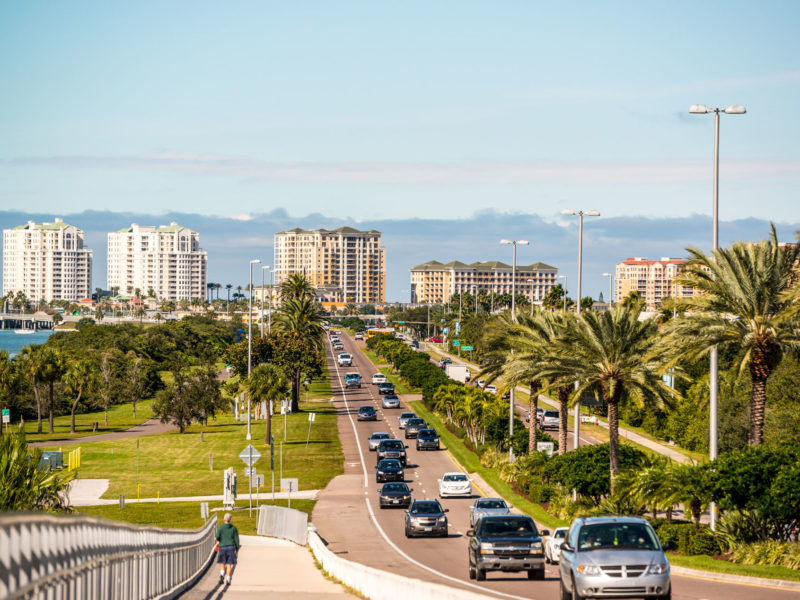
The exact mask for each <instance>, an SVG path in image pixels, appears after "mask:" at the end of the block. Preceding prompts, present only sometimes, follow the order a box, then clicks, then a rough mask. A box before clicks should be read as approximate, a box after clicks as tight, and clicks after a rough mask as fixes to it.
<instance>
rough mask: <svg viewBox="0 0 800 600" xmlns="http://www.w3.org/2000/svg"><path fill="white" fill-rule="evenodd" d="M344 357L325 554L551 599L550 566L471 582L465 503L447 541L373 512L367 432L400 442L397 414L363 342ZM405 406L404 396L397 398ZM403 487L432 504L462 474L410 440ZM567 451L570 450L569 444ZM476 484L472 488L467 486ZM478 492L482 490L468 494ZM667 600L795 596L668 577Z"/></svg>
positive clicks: (334, 368)
mask: <svg viewBox="0 0 800 600" xmlns="http://www.w3.org/2000/svg"><path fill="white" fill-rule="evenodd" d="M339 337H340V339H341V340H342V342H343V344H344V346H345V351H347V352H350V353H351V354H352V355H353V366H352V367H344V368H339V367H338V365H337V362H336V360H335V356H336V354H338V353H334V352H333V351H332V349H331V347H330V345H329V344H328V345H327V353H328V369H329V373H330V376H331V387H332V390H333V393H334V397H333V399H332V400H331V402H332V403H333V404H334V406H335V407H336V408H337V410H338V414H339V419H338V421H339V436H340V439H341V442H342V448H343V452H344V456H345V464H344V474H343V475H340V476H338V477H336V478H335V479H334V480H333V481H332V482H331V483H330V484H329V486H328V487H327V488H326V489H325V490H323V491H322V492H321V493H320V495H319V499H318V501H317V504H316V506H315V508H314V512H313V515H312V521H313V522H314V524H315V525H316V526H317V528H318V530H319V534H320V535H321V536H322V538H323V539H324V540H325V541H326V542H327V543H328V544H329V546H328V547H329V549H330V550H331V551H333V552H334V553H337V554H339V555H340V556H342V557H343V558H346V559H348V560H353V561H356V562H360V563H362V564H365V565H368V566H371V567H375V568H378V569H382V570H385V571H391V572H395V573H398V574H402V575H405V576H407V577H413V578H417V579H421V580H425V581H432V582H436V583H440V584H444V585H449V586H451V587H455V588H462V589H469V590H471V591H476V592H481V593H484V594H486V595H487V597H493V598H525V599H531V598H533V599H540V598H541V599H551V598H553V599H554V598H558V597H559V591H558V572H557V566H552V565H547V568H546V580H545V581H532V580H528V579H527V576H526V574H525V573H501V572H490V573H487V579H486V581H484V582H475V581H470V580H469V578H468V571H467V538H466V536H465V535H464V534H465V532H466V531H467V528H468V524H469V506H470V505H471V504H472V502H473V501H474V498H473V499H466V498H463V499H462V498H446V499H443V500H441V503H442V505H443V506H444V507H445V508H446V509H449V512H448V520H449V525H450V527H449V531H450V534H449V536H448V537H447V538H412V539H407V538H406V537H405V534H404V510H403V509H383V510H382V509H380V508H379V502H378V489H379V488H380V484H378V483H376V482H375V463H376V459H375V453H374V452H371V451H370V450H369V448H368V444H367V440H368V438H369V436H370V435H371V434H372V433H373V432H377V431H386V432H389V433H390V434H391V435H393V436H394V437H396V438H398V439H404V435H403V430H400V429H399V428H398V426H397V417H398V416H399V414H400V413H401V412H403V411H404V410H409V409H408V408H407V407H406V406H405V402H404V406H403V407H402V408H401V409H386V410H384V409H382V408H381V403H380V396H379V395H378V392H377V386H374V385H372V384H371V383H370V382H371V379H372V375H373V374H374V373H376V372H377V369H376V368H375V367H374V366H373V365H372V363H371V362H370V361H369V360H368V359H367V357H366V356H365V355H364V354H363V353H362V352H361V351H360V348H361V347H363V342H356V341H354V340H352V339H350V338H349V337H348V336H347V335H345V334H344V333H343V334H341V335H340V336H339ZM346 371H358V372H359V373H360V374H361V376H362V382H363V383H362V387H361V388H360V389H350V390H347V391H345V390H344V374H345V372H346ZM403 399H404V401H406V400H407V398H403ZM363 405H372V406H373V407H374V408H375V410H376V411H377V413H378V420H377V421H363V422H359V421H357V420H356V413H357V411H358V408H359V407H360V406H363ZM407 445H408V446H409V448H408V450H407V452H408V467H407V468H406V482H407V483H408V485H409V487H411V488H412V489H413V493H412V497H413V498H437V497H438V482H437V480H438V479H439V478H440V477H441V476H442V474H443V473H445V472H447V471H456V470H461V469H460V467H459V466H458V464H457V463H456V462H455V460H454V459H453V457H452V456H451V455H450V453H449V452H447V451H446V450H441V451H438V452H436V451H421V452H417V450H416V449H415V447H414V440H413V439H412V440H408V442H407ZM570 447H572V446H571V444H570ZM473 485H475V484H473ZM475 492H476V496H475V497H478V494H483V495H486V494H487V493H488V492H487V491H485V490H481V489H480V488H477V487H476V488H475ZM672 585H673V598H676V599H687V600H688V599H694V600H701V599H708V600H711V599H717V598H719V599H724V600H752V599H753V598H754V597H757V598H764V599H769V600H772V599H775V600H780V599H784V598H786V599H788V598H797V593H796V592H789V591H785V590H778V589H774V588H769V587H754V586H748V585H737V584H727V583H719V582H710V581H707V580H702V579H696V578H690V577H681V576H676V575H673V576H672Z"/></svg>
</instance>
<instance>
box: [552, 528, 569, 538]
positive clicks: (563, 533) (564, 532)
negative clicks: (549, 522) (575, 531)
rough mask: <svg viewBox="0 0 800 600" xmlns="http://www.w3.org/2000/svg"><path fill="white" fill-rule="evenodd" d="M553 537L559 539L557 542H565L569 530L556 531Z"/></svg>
mask: <svg viewBox="0 0 800 600" xmlns="http://www.w3.org/2000/svg"><path fill="white" fill-rule="evenodd" d="M553 537H554V538H555V539H557V540H563V539H564V538H566V537H567V530H566V529H562V530H560V531H555V532H554V533H553Z"/></svg>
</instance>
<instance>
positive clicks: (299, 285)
mask: <svg viewBox="0 0 800 600" xmlns="http://www.w3.org/2000/svg"><path fill="white" fill-rule="evenodd" d="M279 290H280V295H281V302H285V301H287V300H291V299H295V300H299V299H301V298H309V299H311V298H313V297H314V286H313V285H311V281H310V280H309V279H308V278H307V277H306V276H305V275H304V274H303V273H292V274H291V275H289V276H288V277H287V278H286V279H284V280H283V281H282V282H281V285H280V288H279Z"/></svg>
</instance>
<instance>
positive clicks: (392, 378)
mask: <svg viewBox="0 0 800 600" xmlns="http://www.w3.org/2000/svg"><path fill="white" fill-rule="evenodd" d="M379 371H380V372H381V373H383V374H384V375H386V379H387V380H388V381H389V382H390V383H392V384H394V390H395V392H397V393H398V394H418V393H419V392H420V390H418V389H417V388H412V387H411V386H409V385H408V384H407V383H406V382H405V381H403V380H402V379H401V378H400V376H399V375H396V374H394V373H392V369H391V367H382V368H381V369H379Z"/></svg>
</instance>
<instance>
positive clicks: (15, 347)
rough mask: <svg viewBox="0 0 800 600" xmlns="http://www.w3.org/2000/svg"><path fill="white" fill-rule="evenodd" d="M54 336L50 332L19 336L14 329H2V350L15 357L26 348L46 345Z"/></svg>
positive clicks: (0, 341)
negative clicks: (33, 345)
mask: <svg viewBox="0 0 800 600" xmlns="http://www.w3.org/2000/svg"><path fill="white" fill-rule="evenodd" d="M51 335H53V332H52V331H50V330H42V331H37V332H36V333H28V334H19V333H14V330H13V329H0V350H5V351H6V352H8V353H9V355H11V356H14V355H15V354H17V353H18V352H19V351H20V350H22V349H23V348H24V347H25V346H30V345H31V344H44V343H45V342H46V341H47V338H49V337H50V336H51Z"/></svg>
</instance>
